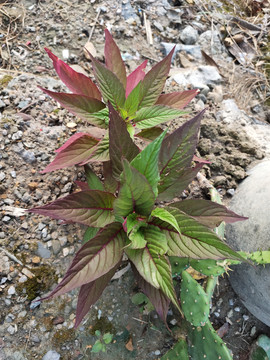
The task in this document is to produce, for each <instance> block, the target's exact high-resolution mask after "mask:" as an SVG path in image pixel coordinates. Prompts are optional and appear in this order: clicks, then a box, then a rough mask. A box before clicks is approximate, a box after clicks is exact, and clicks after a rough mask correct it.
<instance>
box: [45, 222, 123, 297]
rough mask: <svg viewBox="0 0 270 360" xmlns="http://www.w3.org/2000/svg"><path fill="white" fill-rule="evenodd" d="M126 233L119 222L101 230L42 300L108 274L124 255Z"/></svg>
mask: <svg viewBox="0 0 270 360" xmlns="http://www.w3.org/2000/svg"><path fill="white" fill-rule="evenodd" d="M125 240H126V234H125V232H124V230H123V229H122V225H121V224H119V223H113V224H110V225H108V226H106V227H105V228H104V229H102V230H100V231H99V232H98V234H97V235H96V236H95V237H94V238H93V239H91V241H88V242H87V243H86V244H84V245H83V246H82V247H81V249H80V250H79V251H78V252H77V254H76V255H75V257H74V259H73V261H72V264H71V266H70V267H69V269H68V270H67V272H66V274H65V276H64V277H63V279H62V281H61V282H60V283H59V284H58V285H57V286H56V288H55V289H54V290H53V291H52V292H51V293H50V294H49V295H48V296H46V297H44V298H43V299H42V300H45V299H48V298H51V297H54V296H59V295H62V294H64V293H66V292H67V291H71V290H73V289H75V288H77V287H79V286H82V285H84V284H88V283H90V282H92V281H95V280H97V279H98V278H100V277H101V276H103V275H105V274H107V273H108V272H109V271H110V270H111V269H113V268H114V267H115V266H116V264H118V263H119V262H120V260H121V259H122V256H123V247H124V246H125Z"/></svg>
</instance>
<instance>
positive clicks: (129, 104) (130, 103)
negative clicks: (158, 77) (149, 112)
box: [124, 82, 141, 117]
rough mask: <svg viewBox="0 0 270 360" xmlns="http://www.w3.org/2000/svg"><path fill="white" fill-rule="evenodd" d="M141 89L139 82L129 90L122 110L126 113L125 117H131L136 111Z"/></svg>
mask: <svg viewBox="0 0 270 360" xmlns="http://www.w3.org/2000/svg"><path fill="white" fill-rule="evenodd" d="M140 91H141V82H139V83H138V85H137V86H136V87H135V88H134V89H133V90H132V91H131V93H130V94H129V95H128V97H127V99H126V101H125V104H124V110H125V111H126V113H127V117H133V116H134V114H135V113H136V111H137V109H138V106H139V95H140Z"/></svg>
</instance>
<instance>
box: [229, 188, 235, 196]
mask: <svg viewBox="0 0 270 360" xmlns="http://www.w3.org/2000/svg"><path fill="white" fill-rule="evenodd" d="M227 194H228V195H230V196H233V195H234V194H235V189H228V190H227Z"/></svg>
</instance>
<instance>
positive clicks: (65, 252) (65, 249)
mask: <svg viewBox="0 0 270 360" xmlns="http://www.w3.org/2000/svg"><path fill="white" fill-rule="evenodd" d="M68 254H69V249H68V248H64V249H63V255H64V256H68Z"/></svg>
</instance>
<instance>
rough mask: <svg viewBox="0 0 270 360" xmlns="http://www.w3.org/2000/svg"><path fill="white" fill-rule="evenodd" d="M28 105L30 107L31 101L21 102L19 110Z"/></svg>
mask: <svg viewBox="0 0 270 360" xmlns="http://www.w3.org/2000/svg"><path fill="white" fill-rule="evenodd" d="M28 105H29V100H22V101H20V102H19V104H18V108H19V109H23V108H24V107H26V106H28Z"/></svg>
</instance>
